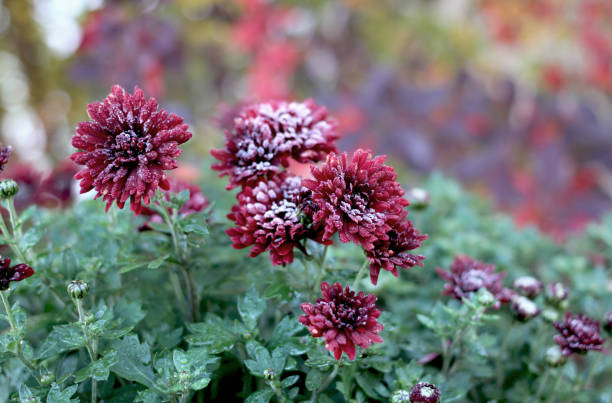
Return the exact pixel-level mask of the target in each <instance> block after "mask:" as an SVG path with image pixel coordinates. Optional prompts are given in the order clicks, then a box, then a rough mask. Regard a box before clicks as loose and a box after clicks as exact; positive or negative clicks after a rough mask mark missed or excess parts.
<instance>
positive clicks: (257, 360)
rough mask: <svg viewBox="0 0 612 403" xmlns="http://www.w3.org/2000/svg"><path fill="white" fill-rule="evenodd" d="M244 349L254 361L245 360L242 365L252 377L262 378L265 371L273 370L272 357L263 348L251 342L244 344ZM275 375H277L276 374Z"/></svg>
mask: <svg viewBox="0 0 612 403" xmlns="http://www.w3.org/2000/svg"><path fill="white" fill-rule="evenodd" d="M246 349H247V352H248V353H249V356H250V357H251V358H254V360H245V361H244V364H245V365H246V366H247V368H248V369H249V371H251V373H252V374H253V375H255V376H259V377H262V376H263V373H264V371H265V370H266V369H268V368H270V369H273V363H272V357H271V356H270V352H269V351H268V350H267V349H266V348H265V347H264V346H262V345H261V344H259V343H258V342H256V341H253V340H251V341H249V342H248V343H247V344H246ZM277 374H279V373H278V372H277Z"/></svg>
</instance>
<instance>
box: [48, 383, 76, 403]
mask: <svg viewBox="0 0 612 403" xmlns="http://www.w3.org/2000/svg"><path fill="white" fill-rule="evenodd" d="M77 387H78V385H72V386H68V387H67V388H66V389H64V390H61V389H60V387H59V385H58V384H57V383H54V384H53V385H52V386H51V389H50V390H49V394H48V395H47V403H70V402H72V401H73V400H72V399H70V398H71V397H72V395H74V394H75V393H76V390H77ZM74 401H77V400H74Z"/></svg>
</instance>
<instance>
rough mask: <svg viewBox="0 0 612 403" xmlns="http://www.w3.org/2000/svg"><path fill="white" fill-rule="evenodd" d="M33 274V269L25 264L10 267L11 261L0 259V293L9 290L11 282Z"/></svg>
mask: <svg viewBox="0 0 612 403" xmlns="http://www.w3.org/2000/svg"><path fill="white" fill-rule="evenodd" d="M33 274H34V269H32V268H31V267H30V266H28V265H27V264H25V263H19V264H16V265H15V266H11V259H9V258H7V257H4V258H3V257H0V291H6V290H8V289H9V285H10V283H11V281H21V280H24V279H26V278H28V277H30V276H32V275H33Z"/></svg>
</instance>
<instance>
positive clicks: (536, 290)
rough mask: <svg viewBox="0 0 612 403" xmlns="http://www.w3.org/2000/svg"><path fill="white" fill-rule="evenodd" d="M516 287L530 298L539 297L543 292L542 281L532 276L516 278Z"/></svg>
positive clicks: (520, 292)
mask: <svg viewBox="0 0 612 403" xmlns="http://www.w3.org/2000/svg"><path fill="white" fill-rule="evenodd" d="M514 289H515V290H516V291H517V292H518V293H519V294H521V295H524V296H526V297H529V298H535V297H537V296H538V295H539V294H540V292H542V283H541V282H540V281H538V279H536V278H534V277H531V276H522V277H519V278H517V279H516V280H514Z"/></svg>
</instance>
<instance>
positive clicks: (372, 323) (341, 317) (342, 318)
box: [299, 282, 383, 360]
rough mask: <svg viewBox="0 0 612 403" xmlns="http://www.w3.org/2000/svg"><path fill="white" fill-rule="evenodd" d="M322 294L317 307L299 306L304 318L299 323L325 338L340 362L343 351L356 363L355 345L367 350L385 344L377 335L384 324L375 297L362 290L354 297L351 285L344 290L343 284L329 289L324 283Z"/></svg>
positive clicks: (337, 284)
mask: <svg viewBox="0 0 612 403" xmlns="http://www.w3.org/2000/svg"><path fill="white" fill-rule="evenodd" d="M321 291H322V292H323V298H320V299H318V300H317V302H316V303H315V304H310V303H303V304H301V305H300V307H301V308H302V311H304V313H305V315H303V316H300V317H299V321H300V323H301V324H303V325H304V326H307V327H308V329H309V330H310V334H312V335H313V336H314V337H324V338H325V348H326V349H327V350H329V351H331V352H333V353H334V357H335V358H336V359H337V360H339V359H340V357H341V356H342V352H343V351H344V352H345V353H346V355H347V356H348V357H349V359H351V360H354V359H355V355H356V351H355V345H357V346H359V347H361V348H368V347H369V346H370V344H371V343H382V341H383V340H382V339H381V337H380V336H379V335H378V333H379V332H380V331H382V330H383V325H382V324H380V323H378V321H377V318H378V317H379V316H380V311H379V310H378V309H377V308H376V304H375V302H376V296H375V295H373V294H369V295H365V294H364V293H363V291H360V292H359V294H357V295H355V292H354V291H351V290H350V289H349V287H348V286H347V287H346V288H344V289H343V288H342V286H341V285H340V283H335V284H334V285H333V286H330V285H329V283H327V282H323V283H321Z"/></svg>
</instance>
